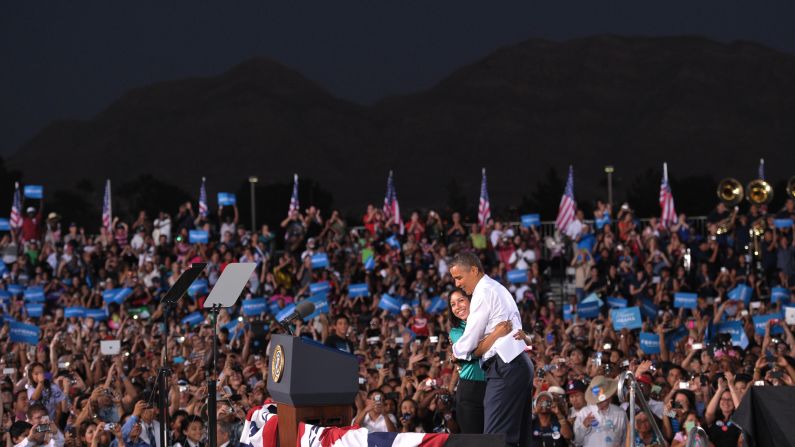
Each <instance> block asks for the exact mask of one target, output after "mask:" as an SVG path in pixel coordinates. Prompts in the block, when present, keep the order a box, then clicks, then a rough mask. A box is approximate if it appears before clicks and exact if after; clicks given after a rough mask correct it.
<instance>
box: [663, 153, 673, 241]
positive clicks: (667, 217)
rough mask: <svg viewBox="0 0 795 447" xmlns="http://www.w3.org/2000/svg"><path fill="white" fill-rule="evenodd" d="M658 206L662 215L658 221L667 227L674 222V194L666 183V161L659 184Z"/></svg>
mask: <svg viewBox="0 0 795 447" xmlns="http://www.w3.org/2000/svg"><path fill="white" fill-rule="evenodd" d="M660 208H662V216H660V223H661V224H662V226H663V227H668V226H669V225H673V224H675V223H676V210H675V209H674V194H673V192H671V186H670V185H668V163H663V179H662V184H661V185H660Z"/></svg>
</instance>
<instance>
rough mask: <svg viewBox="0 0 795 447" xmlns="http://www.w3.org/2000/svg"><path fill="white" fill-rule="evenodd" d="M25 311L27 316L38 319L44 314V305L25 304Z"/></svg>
mask: <svg viewBox="0 0 795 447" xmlns="http://www.w3.org/2000/svg"><path fill="white" fill-rule="evenodd" d="M25 311H26V312H27V313H28V316H30V317H35V318H39V317H40V316H41V315H42V314H43V313H44V304H43V303H29V304H25Z"/></svg>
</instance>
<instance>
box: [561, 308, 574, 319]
mask: <svg viewBox="0 0 795 447" xmlns="http://www.w3.org/2000/svg"><path fill="white" fill-rule="evenodd" d="M572 310H573V307H572V305H571V304H564V305H563V319H564V320H566V321H570V320H571V319H572V318H574V316H573V315H572Z"/></svg>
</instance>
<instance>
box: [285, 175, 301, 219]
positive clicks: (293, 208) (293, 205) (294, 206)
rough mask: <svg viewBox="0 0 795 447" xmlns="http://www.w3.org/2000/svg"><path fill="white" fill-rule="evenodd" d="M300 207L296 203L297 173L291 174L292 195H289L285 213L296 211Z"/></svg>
mask: <svg viewBox="0 0 795 447" xmlns="http://www.w3.org/2000/svg"><path fill="white" fill-rule="evenodd" d="M300 209H301V205H300V204H299V203H298V174H293V195H292V196H291V197H290V208H289V209H288V210H287V215H290V214H292V213H293V211H295V212H296V213H297V212H298V211H299V210H300Z"/></svg>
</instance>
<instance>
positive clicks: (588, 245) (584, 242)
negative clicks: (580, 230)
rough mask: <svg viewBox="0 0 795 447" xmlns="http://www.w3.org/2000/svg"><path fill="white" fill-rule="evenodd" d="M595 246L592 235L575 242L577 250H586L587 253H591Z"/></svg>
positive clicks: (594, 238)
mask: <svg viewBox="0 0 795 447" xmlns="http://www.w3.org/2000/svg"><path fill="white" fill-rule="evenodd" d="M595 244H596V237H595V236H594V235H593V234H590V233H589V234H585V235H583V236H582V237H580V240H579V241H578V242H577V248H579V249H583V248H584V249H586V250H588V251H593V246H594V245H595Z"/></svg>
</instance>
